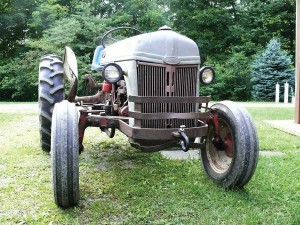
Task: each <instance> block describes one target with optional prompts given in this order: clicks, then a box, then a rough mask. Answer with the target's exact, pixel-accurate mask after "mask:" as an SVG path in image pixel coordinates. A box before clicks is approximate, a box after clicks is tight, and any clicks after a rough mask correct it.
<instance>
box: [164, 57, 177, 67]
mask: <svg viewBox="0 0 300 225" xmlns="http://www.w3.org/2000/svg"><path fill="white" fill-rule="evenodd" d="M163 61H164V63H166V64H170V65H177V64H179V63H180V59H179V58H178V57H176V56H166V57H165V58H163Z"/></svg>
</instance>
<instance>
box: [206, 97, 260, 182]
mask: <svg viewBox="0 0 300 225" xmlns="http://www.w3.org/2000/svg"><path fill="white" fill-rule="evenodd" d="M212 108H213V109H216V111H217V114H218V119H219V127H220V138H221V140H222V143H224V145H223V146H222V147H220V146H218V145H215V144H214V143H213V138H214V128H213V126H212V125H211V124H210V125H209V128H208V135H207V137H206V138H205V149H202V150H201V159H202V164H203V167H204V170H205V172H206V173H207V175H208V176H209V177H210V178H211V179H212V180H214V181H216V182H217V183H218V184H219V185H221V186H222V187H224V188H242V187H243V186H244V185H245V184H247V183H248V182H249V180H250V179H251V177H252V176H253V174H254V171H255V169H256V165H257V161H258V151H259V146H258V137H257V132H256V128H255V126H254V124H253V122H252V119H251V117H250V115H249V113H248V112H247V111H246V110H244V109H240V108H238V107H237V106H236V105H235V104H234V103H233V102H230V101H224V102H221V103H217V104H214V105H213V106H212Z"/></svg>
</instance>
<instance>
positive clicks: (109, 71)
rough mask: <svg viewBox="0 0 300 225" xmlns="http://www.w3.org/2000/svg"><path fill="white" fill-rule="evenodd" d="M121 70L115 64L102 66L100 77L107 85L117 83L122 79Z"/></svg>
mask: <svg viewBox="0 0 300 225" xmlns="http://www.w3.org/2000/svg"><path fill="white" fill-rule="evenodd" d="M123 74H124V73H123V70H122V68H121V67H120V66H119V65H118V64H116V63H109V64H107V65H106V66H104V68H103V71H102V75H103V77H104V80H105V81H106V82H108V83H111V84H113V83H117V82H118V81H119V80H121V78H122V77H123Z"/></svg>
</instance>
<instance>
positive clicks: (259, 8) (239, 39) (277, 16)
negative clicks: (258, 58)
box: [230, 0, 296, 56]
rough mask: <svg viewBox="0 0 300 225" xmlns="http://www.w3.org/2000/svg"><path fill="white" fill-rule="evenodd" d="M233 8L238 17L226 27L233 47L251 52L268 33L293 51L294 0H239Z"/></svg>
mask: <svg viewBox="0 0 300 225" xmlns="http://www.w3.org/2000/svg"><path fill="white" fill-rule="evenodd" d="M237 11H238V20H237V21H236V23H235V24H234V26H232V27H231V28H230V29H231V32H232V34H233V35H234V37H235V39H234V42H233V43H232V48H233V49H234V51H243V52H245V54H246V56H253V55H254V54H256V53H257V52H258V51H261V50H262V49H263V48H264V45H265V43H267V42H268V41H269V40H270V39H271V38H272V37H280V41H281V43H282V47H283V49H286V50H288V51H289V52H291V54H292V55H294V49H295V43H294V41H295V19H296V15H295V11H296V1H292V0H264V1H261V0H240V4H238V7H237Z"/></svg>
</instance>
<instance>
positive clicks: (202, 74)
mask: <svg viewBox="0 0 300 225" xmlns="http://www.w3.org/2000/svg"><path fill="white" fill-rule="evenodd" d="M206 71H207V72H211V74H210V77H209V79H207V77H205V72H206ZM207 72H206V73H207ZM199 78H200V82H201V83H202V84H210V83H212V82H213V81H214V79H215V70H214V69H213V68H212V67H210V66H204V67H202V68H201V69H200V70H199Z"/></svg>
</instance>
